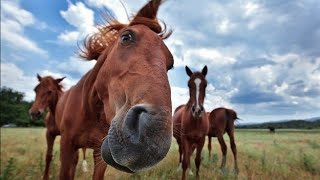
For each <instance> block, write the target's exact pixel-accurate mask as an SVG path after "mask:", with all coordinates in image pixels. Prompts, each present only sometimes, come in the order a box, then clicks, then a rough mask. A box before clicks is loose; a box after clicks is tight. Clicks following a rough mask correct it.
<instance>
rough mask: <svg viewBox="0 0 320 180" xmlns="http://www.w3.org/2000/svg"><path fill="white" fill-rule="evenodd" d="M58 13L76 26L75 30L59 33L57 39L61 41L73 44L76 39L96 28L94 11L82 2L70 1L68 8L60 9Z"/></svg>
mask: <svg viewBox="0 0 320 180" xmlns="http://www.w3.org/2000/svg"><path fill="white" fill-rule="evenodd" d="M60 14H61V16H62V17H63V18H64V19H65V20H66V21H67V22H68V23H69V24H70V25H72V26H74V27H75V28H76V31H65V32H62V33H61V34H59V35H58V39H59V40H60V41H62V42H65V43H67V44H72V45H74V44H76V42H77V40H80V39H81V38H84V37H85V36H87V35H88V34H91V33H93V32H95V30H96V28H95V27H94V12H93V11H92V10H91V9H89V8H88V7H86V5H84V4H83V3H82V2H77V3H76V4H72V3H71V2H70V3H69V6H68V9H67V10H66V11H60Z"/></svg>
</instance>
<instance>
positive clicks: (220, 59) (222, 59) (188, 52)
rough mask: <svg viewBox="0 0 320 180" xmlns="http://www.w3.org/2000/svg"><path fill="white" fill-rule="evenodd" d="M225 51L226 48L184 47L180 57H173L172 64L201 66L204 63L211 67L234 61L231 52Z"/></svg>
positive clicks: (229, 63)
mask: <svg viewBox="0 0 320 180" xmlns="http://www.w3.org/2000/svg"><path fill="white" fill-rule="evenodd" d="M180 51H182V49H180ZM224 51H225V52H224ZM227 52H228V50H220V49H216V48H206V47H202V48H190V49H184V50H183V52H182V53H181V55H182V57H175V62H174V66H175V67H184V66H185V65H188V66H191V67H196V68H203V66H204V65H205V64H206V65H208V66H212V67H216V66H226V65H231V64H234V63H235V61H236V60H235V57H232V54H229V53H227Z"/></svg>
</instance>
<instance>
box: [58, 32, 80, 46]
mask: <svg viewBox="0 0 320 180" xmlns="http://www.w3.org/2000/svg"><path fill="white" fill-rule="evenodd" d="M79 35H80V33H79V32H78V31H66V32H63V33H61V34H59V36H58V39H59V40H61V41H63V42H66V43H70V44H71V43H74V42H76V41H77V40H78V37H79Z"/></svg>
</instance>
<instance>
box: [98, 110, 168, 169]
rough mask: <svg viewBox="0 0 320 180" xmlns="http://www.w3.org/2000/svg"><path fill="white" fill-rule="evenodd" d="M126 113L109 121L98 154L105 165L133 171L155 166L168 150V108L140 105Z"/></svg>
mask: <svg viewBox="0 0 320 180" xmlns="http://www.w3.org/2000/svg"><path fill="white" fill-rule="evenodd" d="M125 112H127V113H123V114H124V115H122V116H121V115H120V116H119V115H116V116H115V118H114V119H113V120H112V123H111V127H110V129H109V133H108V135H107V137H106V138H105V140H104V141H103V144H102V146H101V154H102V158H103V160H104V161H105V162H106V163H107V164H109V165H111V166H113V167H114V168H116V169H118V170H121V171H125V172H130V173H133V172H138V171H142V170H144V169H147V168H149V167H152V166H154V165H155V164H157V163H158V162H159V161H161V160H162V159H163V158H164V157H165V156H166V154H167V153H168V151H169V149H170V145H171V139H172V120H171V110H169V109H167V108H155V107H152V106H149V105H143V104H139V105H135V106H133V107H131V108H130V109H129V110H128V111H125ZM119 114H121V113H119Z"/></svg>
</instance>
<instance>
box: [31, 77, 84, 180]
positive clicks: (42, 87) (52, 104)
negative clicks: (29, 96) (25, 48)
mask: <svg viewBox="0 0 320 180" xmlns="http://www.w3.org/2000/svg"><path fill="white" fill-rule="evenodd" d="M37 78H38V80H39V84H38V85H37V86H36V87H35V88H34V91H35V93H36V99H35V101H34V103H33V104H32V107H31V108H30V110H29V114H30V115H31V117H32V118H33V119H35V118H38V117H39V116H40V115H41V114H42V113H43V112H44V110H45V109H48V110H49V112H48V113H47V115H46V117H45V125H46V127H47V132H46V139H47V152H46V167H45V171H44V175H43V179H49V168H50V162H51V160H52V150H53V144H54V140H55V138H56V136H58V135H60V130H59V128H58V126H57V124H56V121H55V116H54V114H55V111H56V105H57V102H58V100H59V98H60V97H61V96H62V94H63V91H62V85H61V84H60V82H61V81H62V80H63V79H64V77H63V78H59V79H54V78H53V77H51V76H46V77H41V76H40V75H37ZM85 151H86V149H85V148H83V159H84V160H83V170H84V171H85V170H86V161H85Z"/></svg>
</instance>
